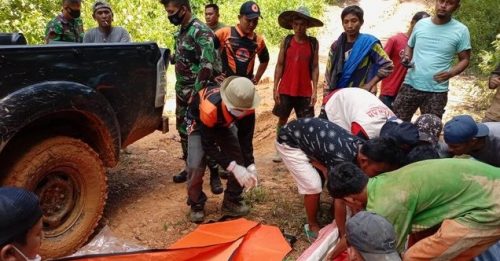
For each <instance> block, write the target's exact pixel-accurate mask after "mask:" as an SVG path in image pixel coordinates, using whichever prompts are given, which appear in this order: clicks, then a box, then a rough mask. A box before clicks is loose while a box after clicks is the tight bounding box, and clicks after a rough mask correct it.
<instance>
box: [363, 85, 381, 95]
mask: <svg viewBox="0 0 500 261" xmlns="http://www.w3.org/2000/svg"><path fill="white" fill-rule="evenodd" d="M361 88H363V89H365V90H367V91H369V92H371V93H372V94H377V86H376V85H371V84H365V85H363V87H361Z"/></svg>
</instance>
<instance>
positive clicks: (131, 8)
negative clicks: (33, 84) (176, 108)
mask: <svg viewBox="0 0 500 261" xmlns="http://www.w3.org/2000/svg"><path fill="white" fill-rule="evenodd" d="M108 2H109V3H110V4H111V6H112V7H113V12H114V22H113V24H114V25H117V26H123V27H125V28H126V29H127V30H128V31H129V32H130V34H131V36H132V39H133V41H138V42H142V41H154V42H157V43H158V44H159V45H160V46H171V45H172V42H173V39H172V34H173V32H174V31H175V30H176V28H175V27H174V26H172V25H170V23H169V22H168V20H167V15H166V13H165V10H164V8H163V6H162V5H161V4H160V2H159V1H158V0H120V1H119V0H110V1H108ZM0 3H1V6H2V9H0V21H2V22H0V32H22V33H24V35H25V36H26V38H27V40H28V43H29V44H43V43H44V37H45V26H46V25H47V23H48V22H49V21H50V20H51V19H52V18H54V17H55V16H56V15H58V14H59V13H60V10H61V0H39V1H31V0H0ZM93 3H94V1H92V0H87V1H83V4H82V19H83V22H84V28H85V30H87V29H90V28H92V27H95V26H97V24H96V22H95V21H94V20H93V18H92V4H93Z"/></svg>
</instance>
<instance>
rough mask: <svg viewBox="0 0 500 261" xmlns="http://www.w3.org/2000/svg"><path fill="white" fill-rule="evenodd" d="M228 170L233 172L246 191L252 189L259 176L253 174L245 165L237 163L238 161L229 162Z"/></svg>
mask: <svg viewBox="0 0 500 261" xmlns="http://www.w3.org/2000/svg"><path fill="white" fill-rule="evenodd" d="M227 171H229V172H231V173H233V175H234V177H235V178H236V180H237V181H238V183H239V184H240V185H241V186H242V187H244V188H245V191H248V190H250V189H251V188H253V187H254V186H256V184H257V177H256V176H255V175H252V174H251V173H250V172H249V171H248V170H247V169H246V168H245V167H243V166H241V165H238V164H236V161H232V162H231V163H230V164H229V166H228V167H227Z"/></svg>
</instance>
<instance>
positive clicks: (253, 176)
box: [245, 164, 259, 192]
mask: <svg viewBox="0 0 500 261" xmlns="http://www.w3.org/2000/svg"><path fill="white" fill-rule="evenodd" d="M247 171H248V172H250V178H251V180H252V181H253V184H251V186H249V187H248V188H247V190H246V191H248V190H250V189H251V188H253V187H257V186H258V185H259V181H258V179H257V176H258V174H257V169H256V168H255V164H251V165H250V166H248V167H247ZM246 191H245V192H246Z"/></svg>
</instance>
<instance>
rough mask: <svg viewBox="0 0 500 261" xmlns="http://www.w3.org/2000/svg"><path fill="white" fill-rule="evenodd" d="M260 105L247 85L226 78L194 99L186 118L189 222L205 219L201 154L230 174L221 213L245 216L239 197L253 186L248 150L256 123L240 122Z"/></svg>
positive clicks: (254, 176) (236, 78) (241, 79)
mask: <svg viewBox="0 0 500 261" xmlns="http://www.w3.org/2000/svg"><path fill="white" fill-rule="evenodd" d="M259 101H260V98H259V96H258V95H257V93H256V91H255V86H254V84H253V83H252V81H250V80H249V79H247V78H245V77H239V76H231V77H228V78H226V79H225V80H224V81H223V82H222V84H221V86H219V85H217V84H215V83H210V84H208V86H206V87H205V88H203V89H201V90H200V91H199V92H198V94H197V95H196V96H194V97H193V101H192V102H191V104H190V107H189V110H188V114H187V120H188V157H187V170H188V200H187V203H188V205H190V206H191V214H190V219H191V221H192V222H202V221H203V219H204V217H205V213H204V210H203V209H204V205H205V202H206V200H207V196H206V195H205V193H203V174H204V173H205V166H206V162H205V153H206V154H207V155H208V156H209V157H210V158H212V159H215V160H216V161H217V163H218V164H219V165H220V166H221V167H223V168H224V169H226V170H227V171H229V172H231V173H232V175H229V176H228V179H227V187H226V190H225V191H224V200H223V202H222V210H223V211H225V212H229V214H231V215H235V216H244V215H247V214H248V212H249V211H250V208H249V207H248V206H247V205H246V204H245V202H244V201H243V197H242V195H241V194H242V192H243V188H245V189H246V190H250V189H251V188H253V187H255V186H257V170H256V168H255V161H254V157H253V144H252V140H253V130H254V127H255V125H254V124H255V122H254V121H249V120H245V119H248V117H246V116H249V115H252V114H255V107H257V105H258V103H259Z"/></svg>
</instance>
